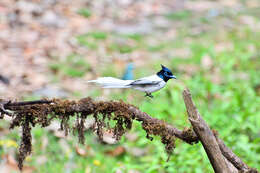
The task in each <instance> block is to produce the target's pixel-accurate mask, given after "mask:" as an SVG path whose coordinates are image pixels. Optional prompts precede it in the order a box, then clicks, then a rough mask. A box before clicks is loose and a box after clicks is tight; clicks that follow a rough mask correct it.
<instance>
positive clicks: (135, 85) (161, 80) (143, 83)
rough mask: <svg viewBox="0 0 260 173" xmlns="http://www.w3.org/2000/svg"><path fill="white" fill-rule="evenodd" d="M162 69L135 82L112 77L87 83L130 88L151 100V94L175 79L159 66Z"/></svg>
mask: <svg viewBox="0 0 260 173" xmlns="http://www.w3.org/2000/svg"><path fill="white" fill-rule="evenodd" d="M161 67H162V69H161V70H160V71H159V72H157V73H156V74H155V75H151V76H148V77H143V78H140V79H136V80H121V79H117V78H114V77H100V78H98V79H96V80H90V81H88V83H95V84H98V85H100V86H101V87H102V88H132V89H135V90H139V91H142V92H145V93H146V94H145V96H148V97H150V98H153V95H152V93H153V92H155V91H158V90H160V89H162V88H163V87H165V85H166V83H167V82H168V80H170V79H177V78H176V76H174V75H173V74H172V71H171V70H170V69H169V68H167V67H165V66H164V65H161Z"/></svg>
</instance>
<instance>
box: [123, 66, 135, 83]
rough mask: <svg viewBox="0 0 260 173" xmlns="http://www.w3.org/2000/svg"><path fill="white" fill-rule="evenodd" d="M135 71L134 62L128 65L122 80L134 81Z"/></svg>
mask: <svg viewBox="0 0 260 173" xmlns="http://www.w3.org/2000/svg"><path fill="white" fill-rule="evenodd" d="M133 70H134V63H132V62H130V63H128V64H127V66H126V69H125V72H124V75H123V77H122V79H123V80H132V79H133V78H134V75H133Z"/></svg>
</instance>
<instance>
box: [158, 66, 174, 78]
mask: <svg viewBox="0 0 260 173" xmlns="http://www.w3.org/2000/svg"><path fill="white" fill-rule="evenodd" d="M161 67H162V69H161V70H160V71H159V72H158V73H157V75H158V76H159V77H160V78H162V79H163V80H164V81H165V82H167V81H168V80H169V79H176V76H174V75H173V74H172V71H171V70H170V69H168V68H167V67H165V66H163V65H162V64H161Z"/></svg>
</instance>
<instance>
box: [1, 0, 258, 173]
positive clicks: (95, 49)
mask: <svg viewBox="0 0 260 173" xmlns="http://www.w3.org/2000/svg"><path fill="white" fill-rule="evenodd" d="M0 10H2V11H3V13H2V14H4V15H2V16H1V18H0V19H2V20H1V23H0V28H1V27H2V31H0V33H1V35H0V38H1V39H2V40H3V42H2V43H1V47H0V48H1V49H0V50H1V52H3V53H2V55H1V59H2V66H0V67H1V68H0V75H3V76H5V77H6V78H7V79H8V80H9V81H10V82H9V84H7V83H5V82H0V94H1V97H3V98H6V97H11V98H19V99H23V100H33V99H38V98H42V97H61V98H70V99H79V98H82V97H87V96H91V97H92V98H95V99H96V100H111V99H113V100H120V99H122V100H124V101H125V102H127V103H130V104H133V105H136V106H138V107H139V108H140V110H142V111H144V112H147V113H148V114H150V115H151V116H153V117H156V118H158V119H161V120H165V121H166V122H168V123H169V124H173V125H175V126H176V127H178V128H179V129H183V128H184V127H189V126H190V124H189V122H188V120H187V114H186V109H185V106H184V102H183V99H182V91H183V89H184V88H186V87H188V88H189V89H190V90H191V93H192V96H193V100H194V102H195V104H196V106H197V107H198V110H199V112H200V113H201V115H202V116H203V118H204V119H205V120H206V122H207V123H208V124H209V125H210V127H211V128H213V129H215V130H217V131H218V132H219V135H220V137H221V138H222V139H223V140H224V141H225V143H226V145H227V146H228V147H230V148H231V149H232V150H233V151H234V152H235V153H236V154H237V155H238V156H239V157H240V158H242V160H243V161H244V162H245V163H247V164H248V165H249V166H250V167H255V168H257V169H258V170H259V169H260V106H259V105H260V97H259V96H260V78H259V76H260V41H259V40H260V1H258V0H248V1H243V0H241V1H238V0H237V1H236V0H232V1H224V0H223V1H219V0H217V1H188V0H187V1H177V0H175V1H171V2H168V1H167V0H163V1H161V2H157V1H146V0H145V1H135V0H125V1H114V2H110V1H106V0H100V1H94V2H92V1H79V0H77V1H73V2H72V1H71V2H69V1H46V2H45V1H44V2H39V1H19V2H16V1H3V2H1V3H0ZM28 16H29V17H28ZM8 34H9V37H8ZM10 38H11V39H10ZM130 62H131V63H133V64H134V66H135V68H134V70H133V73H134V77H135V78H139V77H143V76H146V75H151V74H153V73H155V72H157V71H159V70H160V64H164V65H165V66H167V67H169V68H170V69H172V71H173V73H174V74H175V75H176V76H177V78H178V80H171V81H169V82H168V84H167V86H166V87H165V88H164V89H162V90H160V91H158V92H156V93H154V94H153V95H154V99H149V98H145V97H144V94H143V93H140V92H138V91H133V90H113V89H112V90H111V89H109V90H103V89H101V88H98V87H95V86H89V85H87V84H86V83H85V81H87V80H90V79H94V78H96V77H99V76H113V77H118V78H120V77H122V75H123V73H124V71H125V69H126V66H127V64H128V63H130ZM7 67H9V68H7ZM9 121H10V120H8V119H7V120H6V121H3V120H1V121H0V156H1V158H2V159H1V160H2V161H1V160H0V164H1V167H2V168H0V170H1V171H3V170H4V171H9V172H18V170H17V167H16V161H15V160H14V159H15V157H16V153H17V150H18V148H17V146H18V145H19V141H20V135H19V134H20V133H19V129H15V130H11V131H9V130H8V125H9ZM91 122H92V120H91V119H89V121H88V123H89V124H91ZM71 123H73V121H71ZM58 128H59V125H58V122H55V123H53V124H52V125H51V127H50V128H47V129H41V128H40V127H35V128H33V153H32V154H31V156H30V157H28V158H27V159H26V161H25V170H24V171H25V172H26V171H27V172H65V173H70V172H73V173H74V172H85V173H96V172H107V173H110V172H115V173H121V172H126V173H141V172H147V173H157V172H159V173H167V172H176V173H186V172H196V173H202V172H213V169H212V168H211V166H210V163H209V160H208V159H207V156H206V154H205V151H204V150H203V147H202V146H201V144H195V145H193V146H190V145H188V144H186V143H183V142H182V141H180V140H177V143H176V149H175V150H174V154H173V155H172V157H171V159H170V161H169V162H166V160H167V154H166V152H165V151H164V146H163V144H162V143H161V142H160V140H159V138H157V137H155V139H154V140H153V141H149V140H148V139H146V138H145V136H146V134H145V132H144V130H142V128H141V125H140V124H139V123H136V122H135V123H134V126H133V128H132V130H131V131H129V132H128V133H127V134H126V135H125V136H124V137H123V138H122V139H121V140H120V141H118V142H115V141H114V140H113V139H112V138H111V134H109V132H107V135H105V136H106V137H107V140H105V142H107V143H115V144H111V145H110V144H104V141H103V142H100V141H99V140H98V139H97V138H96V136H95V135H93V133H92V132H91V131H90V130H88V131H87V132H86V145H80V144H78V141H77V138H76V137H74V136H73V135H71V134H70V135H69V136H68V137H64V134H63V133H62V132H60V131H58ZM1 171H0V172H1Z"/></svg>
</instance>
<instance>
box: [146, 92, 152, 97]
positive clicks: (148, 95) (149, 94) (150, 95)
mask: <svg viewBox="0 0 260 173" xmlns="http://www.w3.org/2000/svg"><path fill="white" fill-rule="evenodd" d="M145 97H150V98H153V95H152V94H151V93H146V94H145Z"/></svg>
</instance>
